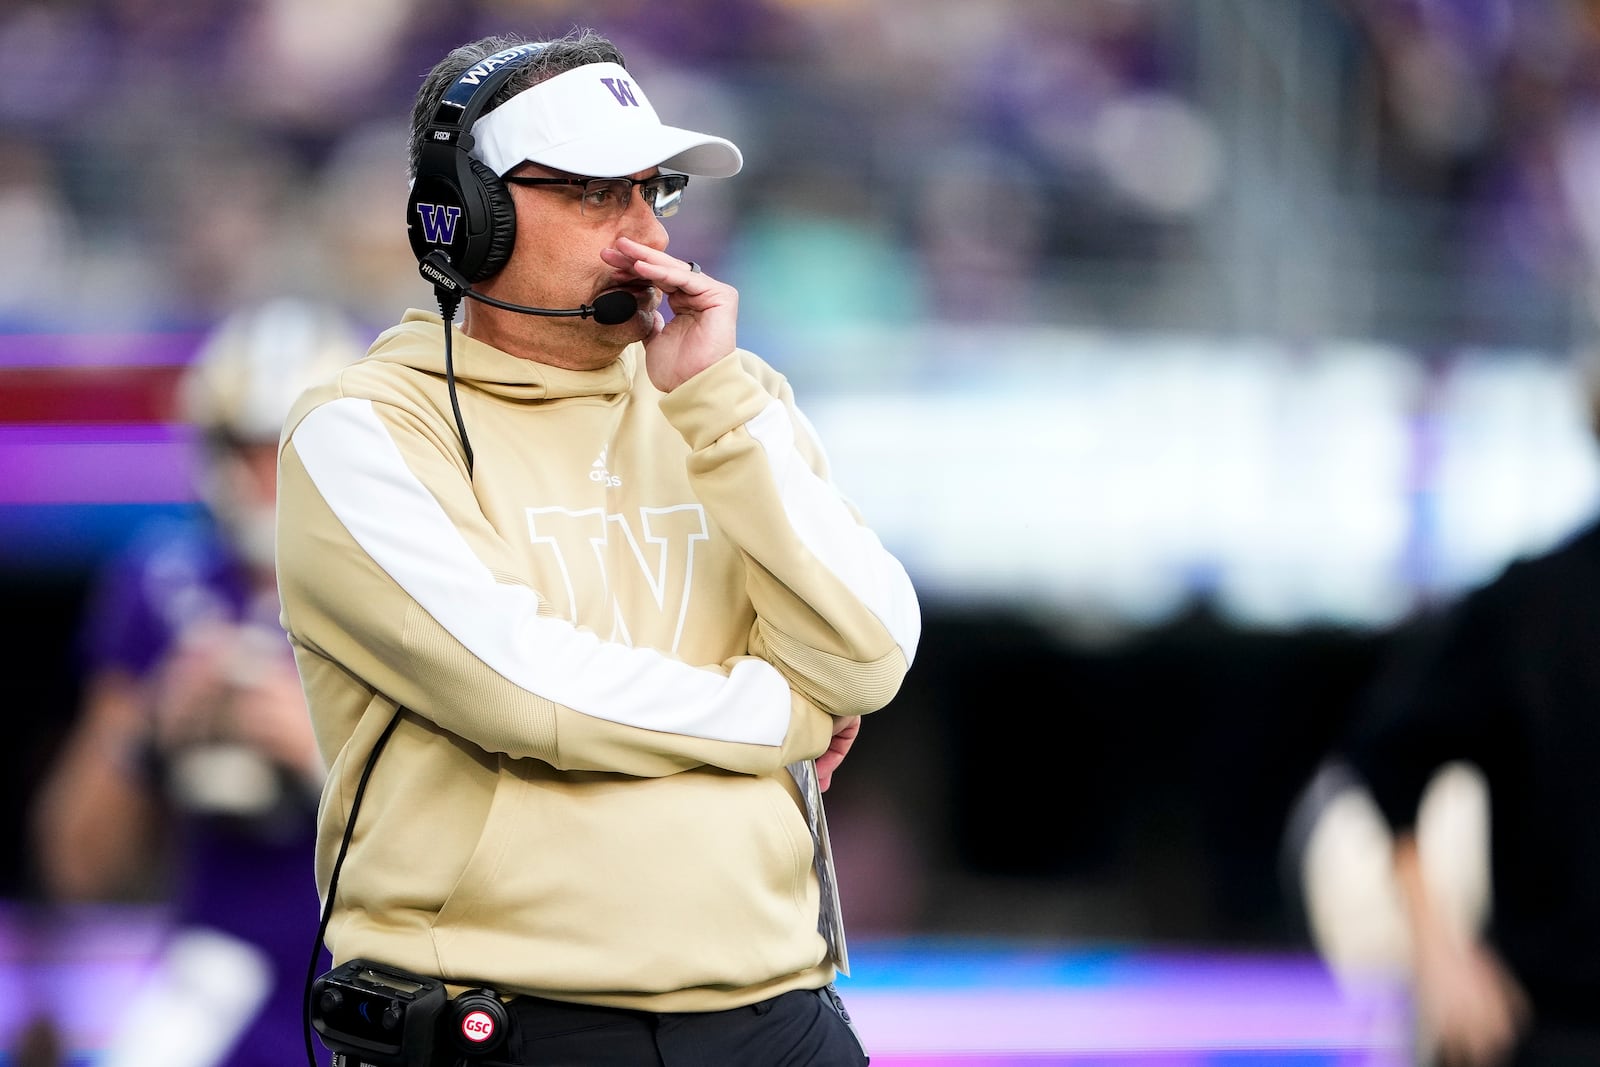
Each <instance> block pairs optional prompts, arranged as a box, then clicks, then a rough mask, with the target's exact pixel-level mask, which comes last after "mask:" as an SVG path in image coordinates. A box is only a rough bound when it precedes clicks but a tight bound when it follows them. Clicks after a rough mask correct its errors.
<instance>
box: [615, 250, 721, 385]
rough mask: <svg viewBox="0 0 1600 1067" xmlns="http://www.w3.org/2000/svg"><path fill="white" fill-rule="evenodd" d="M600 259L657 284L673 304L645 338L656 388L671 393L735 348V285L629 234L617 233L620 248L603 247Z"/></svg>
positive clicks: (647, 366) (658, 314)
mask: <svg viewBox="0 0 1600 1067" xmlns="http://www.w3.org/2000/svg"><path fill="white" fill-rule="evenodd" d="M600 258H601V259H602V260H604V261H605V263H606V265H607V266H609V267H613V268H617V269H622V270H631V271H633V273H635V274H637V275H638V276H639V277H640V278H643V279H644V280H645V281H647V282H649V283H650V284H651V285H653V286H655V287H656V289H657V290H659V291H660V293H661V295H662V297H663V298H664V299H665V300H666V302H667V306H668V307H670V308H671V309H672V321H671V322H667V321H666V317H665V316H663V315H662V314H661V312H659V311H657V312H656V313H655V320H656V321H655V329H654V330H653V331H652V332H651V335H650V337H648V338H647V339H646V340H645V342H644V355H645V370H646V371H647V372H648V373H649V375H650V381H651V382H652V383H654V384H655V387H656V388H657V389H660V390H661V391H662V392H663V393H670V392H672V391H673V390H674V389H676V388H677V387H678V386H680V385H682V384H683V383H684V382H686V381H688V380H689V379H690V378H692V377H694V376H695V375H696V374H698V373H700V372H701V371H702V370H705V369H706V368H707V367H709V366H711V364H713V363H715V362H717V360H719V359H721V358H722V357H723V356H726V355H727V354H728V353H730V352H732V351H733V350H734V347H735V345H736V344H737V337H738V324H739V291H738V290H737V289H735V288H734V287H733V286H731V285H728V284H727V283H725V282H719V281H717V280H715V279H714V278H711V277H710V276H708V275H706V274H702V273H700V272H698V271H696V270H694V269H692V268H691V266H690V264H689V262H688V261H687V260H682V259H678V258H676V257H674V256H669V255H667V254H666V253H665V252H663V251H660V250H659V249H655V248H651V247H650V246H649V245H645V244H640V243H639V242H638V241H634V240H632V239H630V238H627V237H619V238H617V244H616V247H615V248H607V249H605V250H603V251H602V252H601V253H600Z"/></svg>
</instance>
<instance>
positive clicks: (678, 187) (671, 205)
mask: <svg viewBox="0 0 1600 1067" xmlns="http://www.w3.org/2000/svg"><path fill="white" fill-rule="evenodd" d="M502 180H504V181H506V182H509V183H510V184H512V185H581V186H583V199H582V200H580V201H579V204H580V210H581V211H582V212H583V214H584V216H585V217H586V218H591V219H614V218H617V217H619V216H621V215H622V214H623V213H624V212H625V211H627V210H628V200H629V198H630V197H631V196H632V195H633V189H634V187H635V186H638V188H639V195H640V196H641V197H642V198H644V202H645V204H646V206H648V207H649V208H650V210H651V211H653V212H655V215H656V217H657V218H660V219H664V218H667V217H669V216H671V215H676V214H677V213H678V205H679V204H681V203H682V202H683V189H684V186H686V185H688V184H689V176H688V175H687V174H657V175H656V176H655V177H654V178H646V179H644V180H643V181H634V180H633V179H632V178H528V177H520V176H509V175H508V176H507V177H506V178H504V179H502Z"/></svg>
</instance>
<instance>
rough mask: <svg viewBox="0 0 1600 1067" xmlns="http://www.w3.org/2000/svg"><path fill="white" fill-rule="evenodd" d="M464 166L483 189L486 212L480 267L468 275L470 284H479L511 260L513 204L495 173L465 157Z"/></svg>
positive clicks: (514, 221) (514, 239) (514, 238)
mask: <svg viewBox="0 0 1600 1067" xmlns="http://www.w3.org/2000/svg"><path fill="white" fill-rule="evenodd" d="M467 164H468V166H470V167H471V168H472V176H473V177H474V178H476V179H477V181H478V185H479V187H480V188H481V189H482V190H483V202H484V204H485V206H486V207H487V208H488V212H489V232H488V233H487V234H485V235H484V255H483V264H482V265H481V266H480V267H478V269H477V270H475V271H473V272H472V273H471V274H470V275H469V277H470V279H471V280H472V281H475V282H480V281H482V280H483V279H485V278H490V277H493V276H494V275H495V274H498V273H499V271H500V268H501V267H503V266H505V265H506V260H508V259H510V258H511V249H512V247H513V246H514V245H515V244H516V243H517V205H516V202H515V201H513V200H512V199H511V188H510V187H509V186H508V185H506V183H505V182H503V181H501V180H500V176H499V175H498V174H496V173H495V172H494V171H492V170H490V169H489V168H488V167H486V166H484V164H483V163H482V162H481V161H480V160H476V159H473V158H472V157H471V156H468V157H467Z"/></svg>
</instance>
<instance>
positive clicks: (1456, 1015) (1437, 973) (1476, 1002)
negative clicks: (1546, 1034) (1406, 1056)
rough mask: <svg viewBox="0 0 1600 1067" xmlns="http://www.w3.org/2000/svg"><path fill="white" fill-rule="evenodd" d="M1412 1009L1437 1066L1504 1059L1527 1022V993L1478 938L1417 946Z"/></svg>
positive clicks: (1478, 1065)
mask: <svg viewBox="0 0 1600 1067" xmlns="http://www.w3.org/2000/svg"><path fill="white" fill-rule="evenodd" d="M1415 980H1416V999H1417V1014H1418V1016H1419V1017H1420V1019H1421V1022H1422V1025H1423V1028H1424V1030H1425V1032H1426V1033H1427V1035H1428V1038H1429V1039H1430V1040H1431V1041H1432V1044H1433V1048H1434V1056H1435V1062H1437V1063H1438V1064H1440V1065H1441V1067H1495V1065H1497V1064H1503V1063H1506V1062H1507V1061H1508V1059H1509V1057H1510V1052H1511V1049H1512V1046H1513V1045H1514V1044H1515V1042H1516V1039H1517V1035H1518V1034H1519V1033H1520V1031H1521V1030H1522V1028H1523V1026H1524V1024H1525V1023H1526V1022H1527V1019H1528V1015H1529V1007H1528V1000H1527V995H1526V994H1525V993H1524V992H1523V991H1522V988H1521V987H1520V986H1519V985H1518V984H1517V982H1516V980H1515V979H1514V978H1512V977H1511V974H1510V972H1509V971H1507V970H1506V967H1505V965H1504V964H1503V963H1501V962H1500V959H1499V957H1498V956H1496V955H1495V953H1494V952H1493V951H1492V950H1491V949H1489V948H1488V947H1487V946H1485V945H1483V944H1481V943H1472V944H1461V945H1454V946H1449V947H1445V946H1440V945H1432V946H1429V945H1424V946H1419V952H1418V955H1417V960H1416V973H1415Z"/></svg>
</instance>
